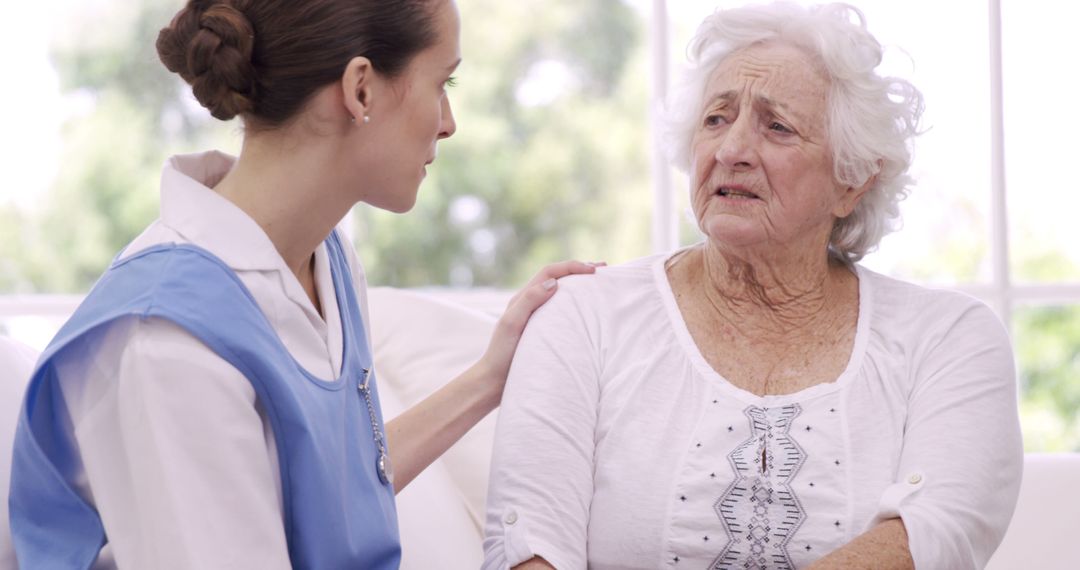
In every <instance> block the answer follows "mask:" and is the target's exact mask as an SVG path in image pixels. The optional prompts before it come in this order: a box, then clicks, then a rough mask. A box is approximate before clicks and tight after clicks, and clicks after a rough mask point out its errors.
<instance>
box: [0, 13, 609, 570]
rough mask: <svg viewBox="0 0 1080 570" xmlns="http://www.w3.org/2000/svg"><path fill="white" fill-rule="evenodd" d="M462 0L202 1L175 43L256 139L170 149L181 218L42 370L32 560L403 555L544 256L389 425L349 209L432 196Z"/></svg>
mask: <svg viewBox="0 0 1080 570" xmlns="http://www.w3.org/2000/svg"><path fill="white" fill-rule="evenodd" d="M458 38H459V20H458V11H457V7H456V5H455V4H454V2H453V0H395V1H393V2H386V1H377V0H262V1H259V2H249V1H244V0H219V1H214V0H191V1H189V2H188V4H187V6H186V7H185V8H184V9H182V10H181V11H180V12H179V13H178V14H177V15H176V16H175V18H174V19H173V20H172V22H171V23H170V24H169V26H168V27H166V28H165V29H163V30H162V31H161V33H160V35H159V37H158V41H157V50H158V54H159V56H160V58H161V60H162V62H163V63H164V64H165V65H166V67H168V68H169V69H170V70H171V71H173V72H175V73H177V74H179V75H180V76H181V77H182V78H183V79H184V80H185V81H187V82H188V83H189V84H191V86H192V88H193V91H194V94H195V97H196V98H197V99H198V101H199V102H200V103H201V104H202V105H203V106H204V107H206V108H207V109H208V110H209V111H210V113H211V114H212V115H213V116H214V117H216V118H218V119H222V120H227V119H230V118H232V117H235V116H240V117H242V118H243V120H244V125H245V133H244V141H243V147H242V150H241V153H240V156H239V158H232V157H230V156H226V155H224V154H221V153H217V152H208V153H204V154H198V155H188V156H177V157H173V158H171V159H169V160H168V162H167V163H166V165H165V167H164V171H163V173H162V177H161V217H160V219H158V220H157V221H155V222H154V223H153V224H151V225H150V227H148V228H147V229H146V231H145V232H144V233H143V234H142V235H140V236H139V237H138V238H137V239H136V240H135V241H134V242H133V243H131V244H130V245H129V246H128V247H127V248H126V249H125V250H124V251H123V252H122V253H121V254H120V255H119V256H118V258H117V260H116V261H115V262H114V263H113V265H112V266H111V267H110V268H109V270H108V271H107V272H106V273H105V274H104V275H103V276H102V278H101V280H100V281H99V282H98V283H97V285H96V286H95V287H94V289H93V290H92V291H91V292H90V294H89V295H88V297H87V299H86V301H85V302H84V303H83V305H82V306H81V307H80V308H79V309H78V311H77V312H76V313H75V315H74V316H73V317H72V319H71V320H70V321H69V322H68V323H67V324H66V325H65V326H64V328H63V329H62V330H61V331H60V333H59V334H58V335H57V337H56V338H55V339H54V340H53V342H52V344H51V345H50V346H49V348H48V349H47V350H46V352H45V353H44V354H43V356H42V359H41V361H40V363H39V365H38V367H37V369H36V370H35V372H34V374H33V377H32V378H31V383H30V386H29V388H28V390H27V396H26V400H25V404H24V408H23V410H22V413H21V416H20V419H19V426H18V433H17V436H16V443H15V452H14V458H13V472H12V483H11V490H12V493H11V520H12V534H13V540H14V543H15V546H16V550H17V553H18V557H19V563H20V565H21V566H22V567H23V568H80V569H82V568H89V567H92V566H93V567H95V568H98V567H105V568H108V567H113V566H118V567H121V568H231V569H236V568H258V569H272V568H282V569H285V568H290V567H294V568H334V569H336V568H365V569H381V568H396V567H397V566H398V563H399V560H400V545H399V540H398V535H397V519H396V514H395V510H394V493H395V492H397V491H399V490H400V489H401V488H403V487H404V486H405V485H407V484H408V483H409V481H411V480H412V479H413V478H414V477H415V476H416V475H417V474H418V473H419V472H420V471H421V470H423V469H424V468H425V467H426V466H427V465H429V464H430V463H431V462H432V461H433V460H434V459H436V458H437V457H438V456H439V455H440V454H442V453H443V451H445V450H446V449H447V448H448V447H449V446H450V445H451V444H453V443H454V442H455V441H456V440H457V439H458V438H459V437H460V436H461V435H462V434H463V433H465V432H466V431H467V430H468V429H469V428H470V427H472V426H473V425H474V424H475V423H476V422H477V421H479V420H480V419H481V418H482V417H484V416H485V415H486V414H487V413H488V412H490V411H491V410H492V409H494V408H495V407H496V406H497V405H498V403H499V400H500V398H501V395H502V390H503V384H504V382H505V378H506V373H507V369H508V367H509V364H510V360H511V357H512V354H513V351H514V348H515V347H516V345H517V342H518V338H519V337H520V335H521V332H522V329H523V327H524V325H525V322H526V321H527V320H528V318H529V316H530V315H531V314H532V312H533V310H535V309H536V308H537V307H538V306H539V305H541V304H543V303H544V302H545V301H546V300H547V299H548V298H550V296H551V295H552V293H553V292H554V289H555V287H556V279H558V278H559V277H562V276H565V275H568V274H572V273H590V272H592V271H593V267H592V266H591V265H589V264H583V263H577V262H566V263H562V264H557V265H553V266H550V267H548V268H546V269H544V270H543V271H542V272H541V273H540V274H539V275H538V276H537V277H536V278H535V279H534V280H533V281H532V282H531V283H530V284H528V285H527V286H526V287H525V288H524V289H523V290H522V291H521V292H520V293H518V295H517V296H516V297H515V298H514V299H513V300H512V301H511V302H510V304H509V306H508V308H507V310H506V313H505V314H504V315H503V317H502V318H501V319H500V321H499V323H498V325H497V326H496V332H495V334H494V336H493V338H492V340H491V343H490V345H489V347H488V349H487V351H486V353H485V354H484V356H483V357H482V358H481V360H480V361H479V362H477V363H476V364H475V365H474V366H473V367H472V368H470V369H469V370H467V371H466V372H465V373H463V374H462V375H461V376H459V377H458V378H455V379H453V380H451V381H450V382H449V383H447V384H446V386H445V387H444V388H443V389H442V390H440V391H439V392H437V393H435V394H434V395H432V396H431V397H430V398H429V399H427V400H425V401H423V402H421V403H420V404H418V405H417V406H416V407H415V408H413V409H411V410H409V411H407V412H405V413H404V414H402V415H401V416H400V417H398V418H396V419H395V420H394V421H392V422H389V423H388V424H386V425H385V426H384V423H383V418H382V416H381V414H380V410H379V395H378V387H377V381H376V376H377V371H376V370H373V368H372V364H371V363H372V359H371V354H370V349H369V343H368V323H367V322H366V321H365V320H364V315H366V314H368V313H367V311H366V295H365V279H364V274H363V270H362V268H361V266H360V264H359V263H358V262H357V260H356V259H355V258H354V254H353V248H352V247H351V246H350V244H349V243H348V241H347V239H346V238H345V237H344V236H342V235H341V234H339V233H338V232H337V231H336V230H334V228H335V225H336V224H337V223H338V221H339V220H341V218H342V217H343V216H344V215H345V214H346V213H347V212H348V211H349V209H350V208H351V207H352V206H353V205H354V204H356V203H357V202H366V203H367V204H370V205H372V206H375V207H378V208H383V209H386V210H390V211H393V212H406V211H408V210H409V209H410V208H412V206H413V204H414V202H415V200H416V194H417V189H418V187H419V185H420V182H421V180H423V178H424V175H425V168H426V166H427V165H428V164H430V163H431V162H432V161H433V160H435V156H436V146H437V143H438V141H439V140H441V139H445V138H447V137H450V136H451V135H453V134H454V131H455V128H456V126H455V123H454V118H453V115H452V113H451V110H450V102H449V99H448V98H447V93H446V87H447V85H449V84H451V83H452V77H451V75H452V74H453V72H454V70H455V68H456V67H457V65H458V63H459V62H460V60H461V56H460V49H459V41H458Z"/></svg>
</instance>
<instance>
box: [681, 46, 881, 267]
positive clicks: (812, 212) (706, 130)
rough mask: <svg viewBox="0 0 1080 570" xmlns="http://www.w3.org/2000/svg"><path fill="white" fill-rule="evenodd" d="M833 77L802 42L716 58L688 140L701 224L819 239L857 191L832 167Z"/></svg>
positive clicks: (729, 235)
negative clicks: (829, 97)
mask: <svg viewBox="0 0 1080 570" xmlns="http://www.w3.org/2000/svg"><path fill="white" fill-rule="evenodd" d="M828 86H829V83H828V79H827V78H826V75H825V73H824V71H823V70H822V68H821V66H820V64H818V63H817V62H816V61H815V60H814V59H812V58H811V57H810V56H808V55H807V54H805V53H804V52H803V51H802V50H800V49H799V48H796V47H794V46H791V45H789V44H783V43H765V44H758V45H754V46H751V47H748V48H745V49H742V50H740V51H737V52H735V53H733V54H731V55H730V56H728V57H727V58H725V59H724V60H723V61H722V62H721V63H720V65H718V66H717V68H716V70H715V71H714V72H713V74H712V76H711V77H710V79H709V82H708V84H707V86H706V90H705V98H704V101H705V104H704V108H703V109H702V110H701V113H700V117H699V118H700V121H699V123H698V129H697V131H696V133H695V134H694V138H693V141H692V142H691V161H692V165H693V167H692V184H693V186H692V187H693V189H694V190H693V196H692V205H693V208H694V214H695V216H696V217H697V220H698V225H699V226H700V227H701V229H702V231H704V232H705V233H706V235H708V236H709V238H710V239H711V240H713V241H714V242H718V243H720V244H723V245H726V246H733V247H737V248H739V247H751V246H754V247H757V246H766V247H783V246H786V245H791V244H795V245H800V246H813V247H822V254H823V255H824V253H825V250H824V245H825V244H827V243H828V238H829V234H830V233H831V231H832V225H833V221H834V219H835V218H837V217H844V216H846V215H847V214H849V213H850V212H851V209H853V208H854V206H855V203H856V202H857V201H858V196H859V195H861V193H857V192H856V191H851V190H849V189H847V188H844V187H843V186H841V185H840V184H839V183H838V182H836V180H835V179H834V177H833V165H832V156H831V153H830V152H829V145H828V141H827V140H826V129H825V113H826V93H827V89H828Z"/></svg>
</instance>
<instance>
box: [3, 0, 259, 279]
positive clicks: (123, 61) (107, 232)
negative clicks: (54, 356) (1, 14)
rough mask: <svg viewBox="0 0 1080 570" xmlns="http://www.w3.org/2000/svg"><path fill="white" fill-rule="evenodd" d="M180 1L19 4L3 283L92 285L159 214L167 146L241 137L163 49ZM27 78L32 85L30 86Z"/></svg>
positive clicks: (7, 51)
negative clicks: (215, 115)
mask: <svg viewBox="0 0 1080 570" xmlns="http://www.w3.org/2000/svg"><path fill="white" fill-rule="evenodd" d="M177 7H178V3H177V2H175V1H171V0H140V1H139V2H134V3H131V2H121V1H120V0H96V1H94V2H76V1H74V0H52V1H48V2H38V3H26V2H24V3H20V4H19V9H21V10H25V11H26V12H25V18H18V19H17V21H18V22H19V25H18V26H11V27H10V29H9V30H7V31H6V32H5V34H3V35H2V36H0V41H2V42H3V43H2V44H0V48H2V49H0V57H3V58H4V59H3V60H0V64H3V65H4V68H5V69H11V67H9V66H8V65H7V64H8V63H9V62H11V63H12V64H13V65H14V66H15V69H19V70H20V72H18V73H17V75H18V76H20V77H26V78H27V81H26V82H25V83H20V84H19V89H5V90H3V91H2V92H0V120H3V123H4V124H5V125H15V128H14V129H4V130H3V131H2V132H0V150H2V152H0V160H2V161H3V162H2V163H0V168H3V171H4V172H5V173H6V174H5V176H6V179H5V181H6V182H7V183H8V184H7V185H6V188H7V194H6V195H3V196H0V260H2V261H0V293H10V292H23V293H31V292H50V293H58V292H65V293H68V292H71V293H76V292H83V291H86V290H87V289H88V288H89V287H90V285H91V284H92V283H93V282H94V281H95V280H96V279H97V277H98V276H99V275H100V274H101V272H102V271H103V270H104V269H105V267H106V265H107V264H108V263H109V261H110V260H111V259H112V257H113V256H114V255H115V254H116V252H117V251H118V250H119V249H120V248H121V247H123V246H124V245H125V244H127V243H128V242H129V241H130V240H131V239H133V238H134V237H135V236H136V235H137V234H138V233H139V232H140V231H141V230H142V229H143V228H144V227H145V226H146V225H147V224H148V223H150V221H152V220H153V219H154V218H155V217H156V216H157V204H158V177H159V172H160V168H161V164H162V162H163V161H164V159H165V157H166V156H167V155H168V154H173V153H182V152H191V151H193V150H196V149H204V148H215V147H216V148H220V149H223V150H226V151H232V152H235V151H236V150H237V149H238V148H239V144H238V142H239V139H238V136H237V134H238V125H237V124H222V123H219V122H218V121H213V120H212V119H210V117H209V114H208V113H207V112H206V111H205V110H203V109H202V108H200V107H199V106H198V104H197V103H195V101H194V99H193V97H192V96H191V95H190V90H189V89H188V88H187V87H186V86H185V85H183V83H182V82H181V81H180V80H179V79H178V78H176V77H174V76H173V75H172V74H170V73H168V72H167V71H166V70H165V68H164V66H162V65H161V64H160V63H159V62H158V60H157V55H156V51H155V50H154V41H155V38H156V37H157V32H158V30H159V29H160V28H161V27H162V26H164V25H165V24H167V23H168V21H169V19H170V18H171V17H172V14H173V13H174V12H175V11H176V9H177ZM24 87H25V89H24Z"/></svg>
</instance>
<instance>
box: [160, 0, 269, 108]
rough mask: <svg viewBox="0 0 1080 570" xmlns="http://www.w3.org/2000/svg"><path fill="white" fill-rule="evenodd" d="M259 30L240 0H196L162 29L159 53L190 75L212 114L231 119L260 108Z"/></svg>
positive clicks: (174, 67)
mask: <svg viewBox="0 0 1080 570" xmlns="http://www.w3.org/2000/svg"><path fill="white" fill-rule="evenodd" d="M254 46H255V31H254V28H253V27H252V25H251V22H250V21H249V20H248V18H247V16H245V15H244V13H243V12H242V11H241V8H239V7H237V6H236V5H235V3H234V2H229V1H221V0H218V1H214V0H209V1H207V0H190V1H189V2H188V5H187V6H186V7H185V8H184V9H183V10H181V11H180V12H179V13H178V14H177V15H176V17H175V18H173V21H172V22H171V23H170V24H169V27H167V28H164V29H162V30H161V32H160V33H159V34H158V39H157V51H158V57H160V58H161V62H162V63H164V64H165V67H167V68H168V69H169V71H172V72H173V73H177V74H179V75H180V77H183V78H184V81H187V82H188V83H189V84H190V85H191V87H192V91H193V92H194V94H195V98H196V99H198V100H199V103H200V104H202V106H203V107H206V108H207V109H208V110H209V111H210V114H211V115H213V116H214V117H215V118H218V119H221V120H225V121H227V120H229V119H232V118H233V117H235V116H237V115H242V114H244V113H248V112H250V111H252V110H253V109H254V108H255V97H256V95H257V85H258V83H257V79H256V73H255V66H254V64H253V63H252V59H251V56H252V51H253V49H254Z"/></svg>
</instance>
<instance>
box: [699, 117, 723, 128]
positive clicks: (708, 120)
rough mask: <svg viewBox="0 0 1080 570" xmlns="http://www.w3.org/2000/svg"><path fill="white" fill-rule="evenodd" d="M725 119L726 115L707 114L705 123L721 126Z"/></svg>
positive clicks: (711, 125)
mask: <svg viewBox="0 0 1080 570" xmlns="http://www.w3.org/2000/svg"><path fill="white" fill-rule="evenodd" d="M723 121H724V117H722V116H720V115H706V116H705V121H704V125H705V126H706V127H715V126H719V125H720V123H722V122H723Z"/></svg>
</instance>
